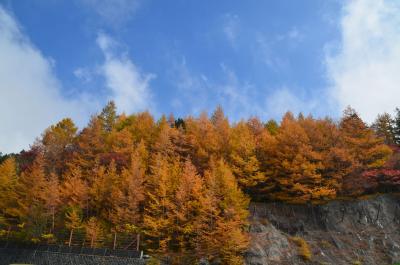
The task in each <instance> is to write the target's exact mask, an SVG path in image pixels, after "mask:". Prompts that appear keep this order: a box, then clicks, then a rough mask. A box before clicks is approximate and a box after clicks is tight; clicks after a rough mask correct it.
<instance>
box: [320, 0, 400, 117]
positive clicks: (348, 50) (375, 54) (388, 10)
mask: <svg viewBox="0 0 400 265" xmlns="http://www.w3.org/2000/svg"><path fill="white" fill-rule="evenodd" d="M399 14H400V2H398V1H385V0H355V1H349V2H346V5H345V6H344V7H343V16H342V18H341V21H340V30H341V42H340V45H339V46H338V47H336V49H337V51H336V52H335V53H334V54H333V55H332V53H331V54H329V53H327V56H326V62H327V74H328V77H329V78H330V80H331V82H332V88H331V93H332V95H333V96H334V97H335V98H336V99H337V101H338V102H339V105H340V107H341V108H344V107H345V106H347V105H351V106H352V107H354V108H355V109H356V110H357V111H359V112H360V114H361V116H362V118H364V119H365V120H366V121H368V122H371V121H373V120H374V118H375V117H376V115H377V114H378V113H382V112H384V111H386V112H392V111H393V110H394V108H395V107H398V106H400V103H399V100H398V99H399V98H400V74H399V69H400V16H399Z"/></svg>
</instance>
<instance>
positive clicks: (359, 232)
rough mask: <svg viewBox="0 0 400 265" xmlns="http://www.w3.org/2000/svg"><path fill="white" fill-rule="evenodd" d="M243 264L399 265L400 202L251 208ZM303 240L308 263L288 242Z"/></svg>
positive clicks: (256, 205)
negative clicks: (296, 237) (310, 252)
mask: <svg viewBox="0 0 400 265" xmlns="http://www.w3.org/2000/svg"><path fill="white" fill-rule="evenodd" d="M250 210H251V216H252V217H251V228H250V231H251V246H250V249H249V250H248V252H247V253H246V263H247V264H248V265H260V264H267V265H268V264H276V265H279V264H282V265H290V264H326V265H327V264H331V265H341V264H343V265H349V264H362V265H392V264H394V263H396V262H400V199H399V198H398V197H397V196H395V195H381V196H377V197H373V198H370V199H365V200H357V201H333V202H330V203H328V204H325V205H318V206H312V205H288V204H283V203H268V204H262V203H254V204H252V205H251V208H250ZM293 236H298V237H301V238H303V239H304V240H305V241H306V242H307V243H308V245H309V247H310V249H311V251H312V258H311V260H310V261H304V260H303V259H302V258H301V257H300V256H299V255H298V254H299V252H298V247H297V245H296V244H294V243H293V242H292V241H291V240H290V238H291V237H293Z"/></svg>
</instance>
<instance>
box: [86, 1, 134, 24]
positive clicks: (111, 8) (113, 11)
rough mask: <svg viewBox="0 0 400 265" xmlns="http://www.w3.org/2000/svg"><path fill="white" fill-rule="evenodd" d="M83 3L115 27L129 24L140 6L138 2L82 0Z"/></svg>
mask: <svg viewBox="0 0 400 265" xmlns="http://www.w3.org/2000/svg"><path fill="white" fill-rule="evenodd" d="M82 3H84V4H85V5H86V6H87V7H88V8H90V10H94V11H95V12H96V13H97V14H98V15H99V16H100V17H101V18H102V19H103V20H104V21H105V22H107V23H108V24H110V25H115V26H118V25H121V24H122V23H125V22H127V21H128V20H129V19H130V18H131V17H132V16H133V14H134V13H135V12H136V10H137V9H138V8H139V6H140V2H139V1H138V0H82Z"/></svg>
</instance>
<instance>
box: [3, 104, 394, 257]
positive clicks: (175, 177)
mask: <svg viewBox="0 0 400 265" xmlns="http://www.w3.org/2000/svg"><path fill="white" fill-rule="evenodd" d="M399 144H400V111H399V110H397V114H396V116H395V117H394V118H392V117H391V116H390V115H389V114H382V115H379V116H378V118H377V120H376V122H375V123H374V124H373V125H372V126H367V124H366V123H365V122H363V121H362V119H361V118H360V117H359V115H358V114H357V113H356V111H355V110H353V109H351V108H347V109H346V110H345V111H344V113H343V116H342V117H341V119H340V120H339V121H334V120H332V119H330V118H313V117H312V116H304V115H302V114H299V115H298V116H297V117H295V116H294V115H293V114H292V113H290V112H288V113H286V114H285V115H284V117H283V118H282V120H281V122H280V123H277V122H276V121H274V120H270V121H267V122H262V121H261V120H259V119H258V118H250V119H248V120H241V121H239V122H236V123H229V121H228V118H227V117H226V116H225V115H224V113H223V111H222V109H221V108H220V107H218V108H217V109H216V110H215V111H214V112H213V114H212V115H211V117H208V115H207V114H205V113H203V114H201V115H200V116H199V117H191V116H189V117H185V118H179V119H176V118H174V117H173V116H172V115H170V116H169V117H166V116H162V117H161V118H160V119H159V120H158V121H155V120H154V118H153V116H152V115H151V114H149V113H148V112H142V113H137V114H133V115H129V116H128V115H125V114H121V115H117V113H116V108H115V104H114V103H113V102H110V103H108V104H107V105H106V106H105V107H104V109H103V110H102V112H101V113H100V114H98V115H95V116H93V117H92V118H91V120H90V122H89V124H88V125H87V126H86V127H85V128H83V129H82V130H80V131H79V130H78V129H77V127H76V126H75V125H74V123H73V121H72V120H71V119H68V118H66V119H63V120H61V121H60V122H59V123H57V124H55V125H53V126H51V127H49V128H48V129H46V130H45V131H44V133H43V134H42V136H41V137H40V138H39V139H38V140H37V141H36V142H35V143H34V144H33V145H32V147H31V148H30V150H28V151H22V152H20V153H19V154H9V155H4V156H1V157H0V162H1V164H0V237H2V238H13V239H15V240H19V241H31V242H45V243H46V242H47V243H48V242H52V243H56V242H58V243H64V244H71V240H72V238H73V237H74V234H76V233H78V232H79V231H84V232H85V235H86V237H87V242H88V243H87V244H88V245H89V246H91V247H100V246H101V244H103V243H104V242H107V241H110V242H112V241H113V239H114V242H115V239H116V238H117V237H120V236H122V235H136V236H137V238H138V239H140V242H141V248H144V249H145V250H146V251H148V252H151V253H153V254H158V255H163V256H169V257H170V258H171V259H172V260H173V261H174V257H179V262H182V259H186V260H185V262H186V263H187V264H190V263H192V262H196V261H197V260H199V259H200V258H207V259H209V260H218V261H220V262H221V263H222V264H242V263H243V258H242V254H243V252H244V251H245V250H246V248H247V246H248V242H249V238H248V233H247V230H248V223H247V219H248V214H249V213H248V207H249V202H250V201H251V200H253V201H283V202H288V203H314V204H315V203H324V202H326V201H329V200H333V199H337V198H341V197H343V196H359V195H362V194H365V193H375V192H378V191H393V190H396V189H397V187H398V185H399V184H400V170H399V169H400V163H399V162H398V161H400V159H399V156H398V155H397V154H398V153H399V152H398V151H397V149H398V148H397V146H398V145H399ZM60 234H68V235H69V238H67V239H65V238H63V239H61V238H59V236H58V235H60ZM62 240H64V242H61V241H62ZM65 240H66V241H65ZM102 242H103V243H102ZM175 262H177V261H176V260H175Z"/></svg>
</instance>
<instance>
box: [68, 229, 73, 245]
mask: <svg viewBox="0 0 400 265" xmlns="http://www.w3.org/2000/svg"><path fill="white" fill-rule="evenodd" d="M73 233H74V229H71V232H70V233H69V242H68V246H69V247H71V242H72V234H73Z"/></svg>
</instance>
